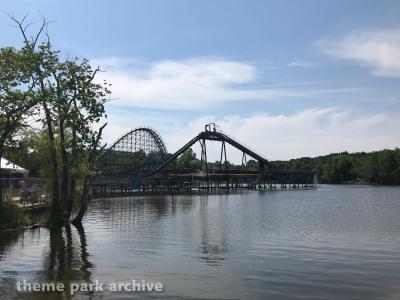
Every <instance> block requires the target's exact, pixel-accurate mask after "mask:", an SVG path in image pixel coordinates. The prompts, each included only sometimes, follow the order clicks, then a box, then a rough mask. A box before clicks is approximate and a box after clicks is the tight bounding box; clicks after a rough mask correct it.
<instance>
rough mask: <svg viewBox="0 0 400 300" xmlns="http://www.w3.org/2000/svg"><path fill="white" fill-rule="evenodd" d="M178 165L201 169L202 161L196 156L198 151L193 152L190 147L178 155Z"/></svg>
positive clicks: (178, 166)
mask: <svg viewBox="0 0 400 300" xmlns="http://www.w3.org/2000/svg"><path fill="white" fill-rule="evenodd" d="M176 167H177V168H178V169H199V168H200V167H201V163H200V160H198V159H197V158H196V153H194V152H193V150H192V148H189V149H187V150H186V151H185V152H183V153H182V155H181V156H179V157H178V159H177V161H176Z"/></svg>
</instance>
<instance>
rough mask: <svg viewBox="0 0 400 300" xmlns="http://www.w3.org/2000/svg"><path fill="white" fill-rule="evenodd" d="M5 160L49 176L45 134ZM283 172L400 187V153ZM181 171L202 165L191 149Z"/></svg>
mask: <svg viewBox="0 0 400 300" xmlns="http://www.w3.org/2000/svg"><path fill="white" fill-rule="evenodd" d="M7 150H8V151H5V152H6V158H7V159H9V160H11V161H12V162H14V163H17V164H19V165H21V166H23V167H25V168H27V169H28V170H29V174H30V175H31V176H45V177H47V176H48V174H49V171H48V169H49V165H50V164H49V161H48V160H49V155H48V149H47V143H46V138H45V136H44V135H43V134H37V135H28V137H27V138H25V139H22V140H21V141H20V143H19V145H18V147H14V148H13V149H7ZM273 163H274V164H275V165H276V166H277V167H278V168H280V169H301V170H314V171H317V172H318V181H319V182H320V183H371V184H392V185H394V184H400V149H399V148H396V149H395V150H381V151H374V152H369V153H365V152H358V153H348V152H342V153H333V154H329V155H325V156H318V157H314V158H310V157H302V158H297V159H291V160H289V161H273ZM174 167H176V168H178V169H200V168H201V162H200V160H199V159H198V158H197V156H196V153H195V152H193V150H192V149H191V148H189V149H188V150H187V151H185V152H184V153H183V154H182V155H181V156H180V157H178V159H177V162H176V164H175V166H174ZM208 168H209V169H210V170H212V169H220V168H225V165H224V164H222V165H221V164H220V162H218V161H216V162H209V164H208ZM227 168H228V169H231V170H232V169H236V170H243V171H245V170H248V171H255V170H258V163H257V162H256V161H255V160H252V159H250V160H248V161H247V163H246V164H245V165H237V164H233V163H231V162H227Z"/></svg>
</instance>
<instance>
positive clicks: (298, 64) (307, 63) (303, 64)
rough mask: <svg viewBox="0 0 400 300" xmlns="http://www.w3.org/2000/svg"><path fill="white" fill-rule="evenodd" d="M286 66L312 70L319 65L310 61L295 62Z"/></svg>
mask: <svg viewBox="0 0 400 300" xmlns="http://www.w3.org/2000/svg"><path fill="white" fill-rule="evenodd" d="M286 66H287V67H291V68H311V67H315V66H317V64H316V63H313V62H310V61H304V60H293V61H291V62H289V63H288V64H286Z"/></svg>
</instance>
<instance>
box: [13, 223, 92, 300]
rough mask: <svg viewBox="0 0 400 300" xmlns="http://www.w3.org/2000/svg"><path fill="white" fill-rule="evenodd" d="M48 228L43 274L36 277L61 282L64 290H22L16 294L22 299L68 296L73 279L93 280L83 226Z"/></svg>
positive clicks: (68, 297) (42, 280)
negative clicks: (47, 246) (46, 253)
mask: <svg viewBox="0 0 400 300" xmlns="http://www.w3.org/2000/svg"><path fill="white" fill-rule="evenodd" d="M75 229H76V230H73V228H71V227H70V226H66V227H65V228H51V229H49V233H50V240H49V252H48V256H47V257H45V259H44V265H45V269H46V273H45V277H44V278H40V279H38V280H36V282H40V283H44V282H46V283H51V282H54V283H63V284H64V286H65V291H64V292H63V293H57V292H32V293H29V292H25V293H21V294H20V295H19V298H18V299H20V298H22V299H70V298H71V296H70V290H69V288H70V285H71V283H73V282H87V283H90V282H91V281H92V278H91V277H92V269H93V264H92V263H91V262H90V261H89V256H90V254H89V252H88V251H87V241H86V235H85V230H84V228H83V226H79V227H75Z"/></svg>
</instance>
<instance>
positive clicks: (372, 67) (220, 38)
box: [0, 0, 400, 161]
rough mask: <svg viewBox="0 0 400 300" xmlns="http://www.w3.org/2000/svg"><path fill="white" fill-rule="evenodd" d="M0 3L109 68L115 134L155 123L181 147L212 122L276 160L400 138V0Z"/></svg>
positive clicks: (10, 30)
mask: <svg viewBox="0 0 400 300" xmlns="http://www.w3.org/2000/svg"><path fill="white" fill-rule="evenodd" d="M0 9H1V10H3V11H4V12H7V13H14V15H15V16H16V17H21V18H22V17H23V16H24V15H25V14H26V13H29V16H28V19H29V21H30V22H32V23H33V25H32V26H31V27H30V29H31V30H32V32H34V30H35V28H37V26H39V24H40V21H41V14H42V15H44V16H45V17H46V18H47V19H48V20H51V21H53V22H52V23H51V24H50V26H49V33H50V36H51V39H52V41H53V44H54V46H55V48H57V49H60V50H61V51H62V53H63V55H64V56H65V57H67V56H78V57H84V58H88V59H89V60H90V61H91V63H92V65H93V66H100V68H101V69H102V70H104V72H102V73H101V74H100V75H99V78H98V80H103V79H106V80H107V81H108V82H109V83H111V84H112V87H111V91H112V98H113V100H112V101H110V102H109V103H108V104H107V113H108V121H107V122H108V126H107V128H106V130H105V132H104V140H105V141H106V142H107V143H108V144H111V143H112V142H113V141H114V140H115V139H117V138H118V137H119V136H121V135H123V134H124V133H125V132H126V131H128V130H129V129H131V128H136V127H142V126H150V127H152V128H154V129H156V130H157V131H158V132H159V133H160V135H161V136H162V138H163V139H164V141H165V143H166V145H167V148H168V151H169V152H171V153H173V152H175V151H176V150H177V149H179V148H180V147H181V146H182V145H183V144H185V143H186V142H187V141H188V140H190V139H191V138H192V137H194V136H195V135H196V134H198V133H199V132H200V131H202V130H203V129H204V125H205V124H207V123H210V122H215V123H217V124H218V125H219V126H220V127H221V129H222V130H223V131H224V132H226V133H228V134H229V135H231V136H233V137H235V138H236V139H238V140H239V141H242V142H244V143H245V144H247V145H250V146H251V148H253V149H255V150H257V152H259V153H262V154H263V155H264V156H265V157H266V158H268V159H271V160H277V159H291V158H297V157H303V156H308V157H314V156H318V155H325V154H329V153H332V152H342V151H348V152H358V151H373V150H380V149H384V148H388V149H393V148H395V147H399V146H400V122H399V120H400V93H399V92H400V1H396V0H394V1H388V0H387V1H385V0H381V1H368V0H362V1H350V0H346V1H342V0H336V1H318V0H315V1H307V0H303V1H294V0H293V1H266V0H265V1H255V0H245V1H234V0H232V1H223V0H218V1H215V0H213V1H211V0H201V1H186V0H182V1H178V0H169V1H167V0H159V1H154V0H146V1H144V0H142V1H122V0H114V1H105V0H104V1H100V0H97V1H94V0H92V1H90V0H86V1H77V0H69V1H54V0H44V1H40V0H37V1H34V0H14V1H3V0H1V1H0ZM0 26H1V28H2V30H1V33H2V34H1V35H0V47H5V46H15V47H20V46H21V36H20V35H19V34H18V31H17V30H16V29H15V28H14V27H12V26H11V21H10V20H9V18H8V17H7V16H6V15H5V14H2V13H0ZM218 147H219V146H218V145H212V146H211V148H210V149H211V151H212V152H213V153H214V154H213V155H214V156H215V158H216V157H217V155H218ZM195 150H196V151H197V150H198V149H195ZM240 158H241V153H238V152H235V151H232V150H231V151H228V159H229V160H231V161H237V160H239V159H240ZM211 159H213V158H211Z"/></svg>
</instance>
